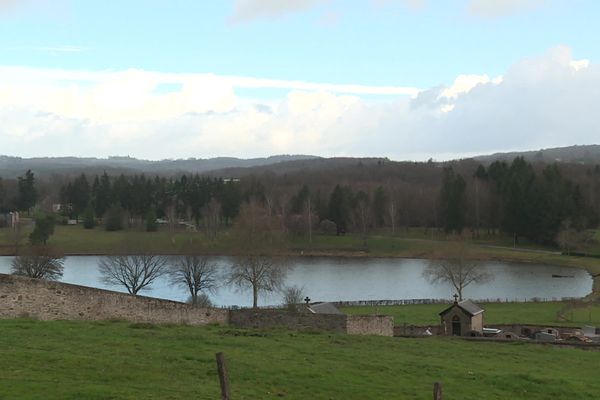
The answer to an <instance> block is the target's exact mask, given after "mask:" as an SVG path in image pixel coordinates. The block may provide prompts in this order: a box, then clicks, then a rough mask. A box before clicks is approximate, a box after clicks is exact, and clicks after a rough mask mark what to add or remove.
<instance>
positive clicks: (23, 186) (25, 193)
mask: <svg viewBox="0 0 600 400" xmlns="http://www.w3.org/2000/svg"><path fill="white" fill-rule="evenodd" d="M18 188H19V197H18V207H19V210H22V211H28V210H30V209H31V208H32V207H33V206H34V205H35V203H36V202H37V198H38V193H37V191H36V189H35V177H34V174H33V172H31V170H30V169H28V170H27V172H25V175H24V176H20V177H19V178H18Z"/></svg>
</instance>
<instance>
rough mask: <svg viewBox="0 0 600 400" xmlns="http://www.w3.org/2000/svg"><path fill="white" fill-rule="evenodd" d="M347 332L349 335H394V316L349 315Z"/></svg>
mask: <svg viewBox="0 0 600 400" xmlns="http://www.w3.org/2000/svg"><path fill="white" fill-rule="evenodd" d="M346 333H348V334H349V335H378V336H394V317H392V316H390V315H348V316H346Z"/></svg>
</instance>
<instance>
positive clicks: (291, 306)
mask: <svg viewBox="0 0 600 400" xmlns="http://www.w3.org/2000/svg"><path fill="white" fill-rule="evenodd" d="M303 290H304V288H301V287H298V286H286V287H285V288H284V289H283V291H282V294H283V303H284V305H285V306H286V307H287V308H288V310H290V311H297V308H296V307H297V305H298V304H301V303H302V301H303V298H304V294H303V293H302V292H303Z"/></svg>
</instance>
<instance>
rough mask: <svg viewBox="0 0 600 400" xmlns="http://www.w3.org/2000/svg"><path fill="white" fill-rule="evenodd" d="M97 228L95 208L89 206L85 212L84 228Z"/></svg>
mask: <svg viewBox="0 0 600 400" xmlns="http://www.w3.org/2000/svg"><path fill="white" fill-rule="evenodd" d="M95 226H96V219H95V217H94V208H93V207H92V206H91V205H89V206H87V208H86V209H85V211H84V212H83V227H84V228H85V229H94V227H95Z"/></svg>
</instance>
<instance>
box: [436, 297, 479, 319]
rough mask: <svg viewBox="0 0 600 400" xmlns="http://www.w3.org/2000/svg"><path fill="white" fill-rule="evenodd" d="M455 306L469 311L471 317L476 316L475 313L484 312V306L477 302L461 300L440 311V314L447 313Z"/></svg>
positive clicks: (466, 311)
mask: <svg viewBox="0 0 600 400" xmlns="http://www.w3.org/2000/svg"><path fill="white" fill-rule="evenodd" d="M454 307H458V308H460V309H461V310H463V311H464V312H465V313H467V314H468V315H470V316H471V317H474V316H475V315H477V314H481V313H482V312H483V308H481V307H479V306H478V305H477V304H475V303H473V302H472V301H471V300H463V301H459V302H458V303H454V304H452V305H451V306H450V307H448V308H446V309H445V310H444V311H442V312H441V313H440V315H441V316H443V315H445V314H446V313H448V312H449V311H450V310H452V309H453V308H454Z"/></svg>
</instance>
